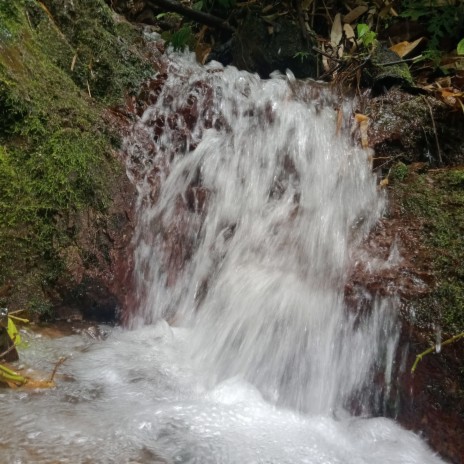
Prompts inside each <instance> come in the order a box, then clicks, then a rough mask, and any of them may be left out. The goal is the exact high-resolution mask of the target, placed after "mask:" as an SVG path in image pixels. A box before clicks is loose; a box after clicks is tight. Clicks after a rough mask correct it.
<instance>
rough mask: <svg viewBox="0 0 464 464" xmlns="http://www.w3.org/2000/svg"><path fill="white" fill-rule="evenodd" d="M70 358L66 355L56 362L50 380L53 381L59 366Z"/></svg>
mask: <svg viewBox="0 0 464 464" xmlns="http://www.w3.org/2000/svg"><path fill="white" fill-rule="evenodd" d="M66 359H68V358H67V357H66V356H62V357H61V358H60V359H58V361H57V362H56V364H55V367H54V368H53V371H52V373H51V375H50V379H49V380H48V381H49V382H53V379H54V378H55V374H56V371H57V370H58V368H59V367H60V366H61V365H62V364H63V363H64V362H65V361H66Z"/></svg>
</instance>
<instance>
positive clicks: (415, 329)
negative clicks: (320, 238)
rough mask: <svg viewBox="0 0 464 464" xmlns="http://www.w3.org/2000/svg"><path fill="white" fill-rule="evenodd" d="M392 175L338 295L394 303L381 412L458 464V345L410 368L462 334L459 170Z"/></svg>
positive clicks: (462, 393) (356, 302)
mask: <svg viewBox="0 0 464 464" xmlns="http://www.w3.org/2000/svg"><path fill="white" fill-rule="evenodd" d="M392 172H393V173H394V174H395V175H393V176H392V180H391V185H390V187H388V188H389V205H388V210H387V214H386V216H385V218H384V219H383V220H382V221H381V222H380V223H379V224H378V225H377V227H376V228H375V229H374V230H373V231H372V232H371V234H370V236H369V237H368V238H367V240H366V242H365V243H364V253H365V256H364V258H366V257H367V259H368V261H369V263H370V266H369V267H366V266H365V265H363V264H356V265H354V267H353V270H352V275H351V278H350V279H349V283H348V285H347V287H346V289H345V295H346V299H347V302H348V303H349V304H350V305H353V306H354V307H356V308H359V307H361V308H364V307H366V308H367V309H368V307H369V301H370V300H369V301H366V299H365V295H366V294H368V295H370V299H372V298H375V297H376V295H381V296H385V295H389V296H394V297H395V296H396V297H397V298H398V299H399V304H400V311H401V312H400V322H401V334H400V341H399V348H398V351H397V359H396V363H395V372H394V375H393V379H394V382H393V390H392V393H391V395H390V399H389V402H388V405H387V410H386V411H383V412H382V413H384V414H385V413H386V414H387V415H389V416H391V417H394V418H395V419H397V420H399V422H400V423H401V424H403V425H404V426H405V427H407V428H408V429H411V430H414V431H415V432H417V433H421V434H423V436H424V437H425V438H426V439H427V441H428V442H429V444H430V445H431V446H432V447H433V449H435V450H436V451H438V452H439V453H440V454H441V455H442V456H443V457H444V458H445V459H447V460H449V462H453V463H456V464H458V463H461V462H463V458H464V444H463V442H462V440H461V439H460V438H459V436H460V434H462V430H464V376H463V374H462V359H463V358H464V343H463V342H462V340H460V341H458V342H456V343H454V344H451V345H447V346H443V347H442V348H441V350H439V351H440V352H439V353H431V354H429V355H427V356H425V357H424V358H423V359H422V361H420V363H419V364H418V366H417V369H416V370H415V372H414V373H411V368H412V366H413V364H414V361H415V359H416V356H417V355H418V354H419V353H421V352H423V351H424V350H426V349H427V348H429V347H430V346H433V345H434V344H436V343H438V342H439V340H441V341H444V340H446V339H447V338H449V337H451V336H452V335H455V334H456V333H460V332H462V331H463V330H464V306H463V301H464V300H463V298H462V293H463V290H462V272H461V267H460V264H459V262H460V259H459V258H458V256H462V249H463V247H464V240H463V239H462V233H461V232H460V230H461V227H462V213H461V212H460V211H461V209H462V208H463V207H464V195H463V193H462V186H461V184H460V179H462V178H464V173H463V172H462V170H461V169H449V168H448V169H447V170H445V169H441V170H431V171H430V172H428V165H426V164H425V163H415V164H411V165H409V166H406V165H404V164H402V165H400V166H396V167H395V168H394V169H392ZM463 185H464V184H463ZM454 208H456V210H455V211H454V210H453V209H454ZM460 224H461V225H460ZM376 263H386V264H385V265H376Z"/></svg>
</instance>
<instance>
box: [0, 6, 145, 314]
mask: <svg viewBox="0 0 464 464" xmlns="http://www.w3.org/2000/svg"><path fill="white" fill-rule="evenodd" d="M119 30H124V37H125V38H121V37H118V36H117V35H116V32H117V31H119ZM136 37H137V33H136V31H134V30H132V31H131V30H130V26H128V25H124V26H121V27H120V26H118V25H117V23H116V22H115V21H114V19H113V16H112V13H111V10H110V9H109V8H108V7H107V6H106V4H105V3H104V2H103V1H102V0H89V1H84V0H80V1H79V0H73V1H70V0H61V1H59V2H47V1H44V2H43V3H40V2H36V1H33V0H17V1H15V2H0V214H1V217H2V221H0V285H2V284H3V283H5V282H7V281H14V282H20V285H21V289H20V291H21V292H22V296H21V297H18V298H17V300H16V304H17V305H22V304H27V302H29V306H30V303H31V302H35V303H34V305H35V306H37V308H48V307H49V305H50V301H49V300H50V298H49V296H48V295H49V293H50V287H51V286H52V285H53V282H54V281H56V280H57V279H58V278H59V274H60V272H61V271H62V270H63V263H62V262H61V258H60V249H62V248H63V247H65V246H67V245H68V244H69V243H70V242H72V241H73V240H75V234H76V231H75V230H74V228H73V227H70V226H69V224H70V223H71V224H72V223H73V220H72V218H73V216H75V215H77V214H80V212H82V211H89V210H93V211H100V212H104V211H105V208H106V206H107V205H108V203H109V198H108V192H109V186H110V184H111V182H112V181H111V179H112V178H113V177H114V176H115V173H116V172H117V171H118V169H119V167H117V166H115V164H114V161H112V157H111V156H109V153H110V150H111V144H112V143H113V142H114V140H115V135H114V134H110V133H108V132H107V130H106V129H105V125H104V123H103V121H102V119H101V117H100V114H101V111H102V109H103V103H108V102H113V103H114V102H116V101H121V99H122V98H123V97H124V92H125V91H126V89H127V88H128V87H131V86H136V85H138V83H139V82H140V80H142V79H144V78H145V77H146V76H147V73H148V71H149V70H150V72H151V67H150V65H149V64H147V63H146V62H145V61H143V60H142V59H141V57H140V56H139V54H138V53H133V52H132V49H131V48H130V47H131V45H130V41H131V40H133V41H135V40H136ZM89 90H90V94H91V96H92V97H93V98H91V97H90V96H89ZM23 300H24V301H23ZM47 311H48V309H47Z"/></svg>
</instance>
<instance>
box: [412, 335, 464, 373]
mask: <svg viewBox="0 0 464 464" xmlns="http://www.w3.org/2000/svg"><path fill="white" fill-rule="evenodd" d="M463 337H464V332H462V333H460V334H458V335H455V336H454V337H451V338H448V340H445V341H444V342H443V343H442V344H441V346H444V345H449V344H450V343H454V342H456V341H458V340H459V339H460V338H463ZM436 350H437V345H433V346H432V347H430V348H428V349H427V350H425V351H423V352H422V353H420V354H418V355H417V356H416V360H415V361H414V364H413V365H412V367H411V374H414V371H415V370H416V367H417V365H418V364H419V361H421V360H422V358H423V357H424V356H426V355H428V354H430V353H433V352H434V351H436Z"/></svg>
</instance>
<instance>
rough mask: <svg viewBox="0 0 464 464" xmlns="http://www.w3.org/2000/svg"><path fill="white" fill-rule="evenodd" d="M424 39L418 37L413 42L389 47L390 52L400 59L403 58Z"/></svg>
mask: <svg viewBox="0 0 464 464" xmlns="http://www.w3.org/2000/svg"><path fill="white" fill-rule="evenodd" d="M423 39H424V37H420V38H418V39H417V40H415V41H414V42H408V41H407V40H405V41H404V42H400V43H397V44H395V45H392V46H391V47H390V50H391V51H392V52H395V53H396V54H397V55H398V56H399V57H400V58H403V57H404V56H406V55H409V54H410V53H411V52H412V51H413V50H414V49H415V48H416V47H417V46H418V45H419V44H420V43H421V42H422V40H423Z"/></svg>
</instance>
